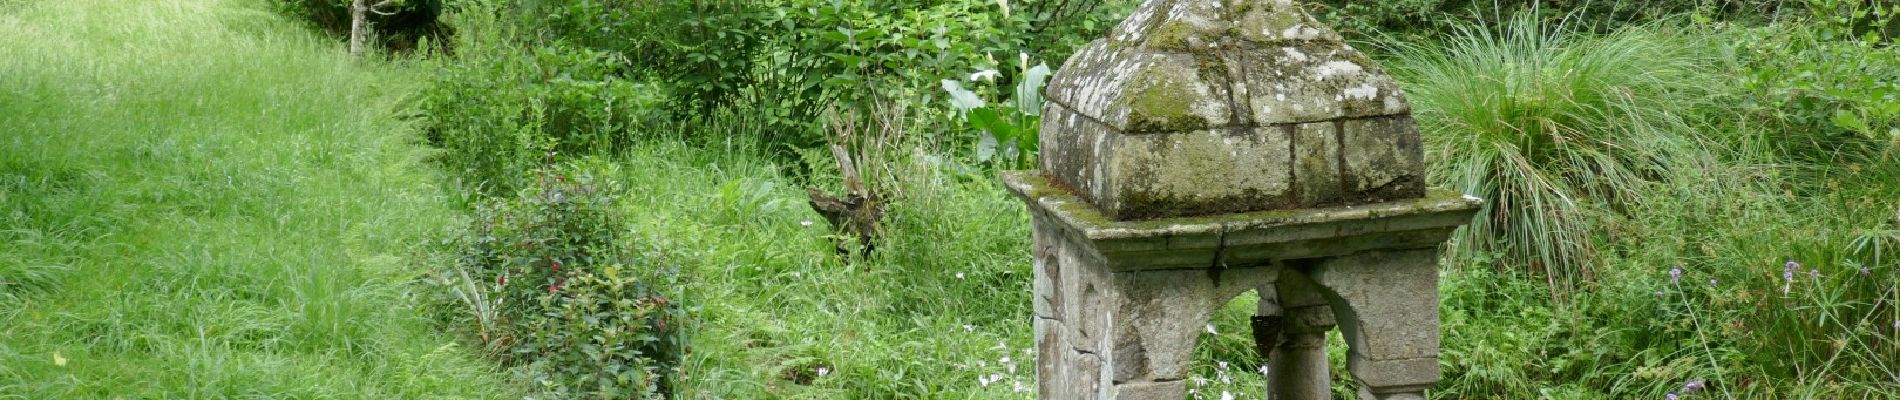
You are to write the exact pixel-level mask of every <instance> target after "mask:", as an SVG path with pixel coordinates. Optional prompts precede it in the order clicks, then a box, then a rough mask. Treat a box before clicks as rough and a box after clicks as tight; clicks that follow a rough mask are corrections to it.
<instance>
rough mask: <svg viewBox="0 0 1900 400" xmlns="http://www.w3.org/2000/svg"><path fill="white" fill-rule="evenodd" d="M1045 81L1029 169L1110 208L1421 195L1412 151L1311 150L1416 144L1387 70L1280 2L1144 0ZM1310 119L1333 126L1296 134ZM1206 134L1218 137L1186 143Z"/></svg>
mask: <svg viewBox="0 0 1900 400" xmlns="http://www.w3.org/2000/svg"><path fill="white" fill-rule="evenodd" d="M1045 90H1046V92H1047V94H1048V96H1047V99H1048V103H1047V105H1046V106H1045V110H1044V114H1043V115H1044V116H1045V118H1044V119H1043V126H1042V134H1041V138H1042V151H1043V154H1042V156H1043V159H1044V167H1045V170H1047V171H1048V172H1049V173H1050V175H1051V176H1052V177H1054V178H1056V179H1057V180H1059V181H1061V182H1062V183H1063V184H1064V185H1068V186H1070V187H1073V188H1075V190H1076V191H1078V192H1079V194H1081V195H1083V196H1084V197H1086V198H1087V199H1088V200H1089V201H1090V202H1091V203H1093V204H1094V205H1096V206H1097V207H1100V208H1101V209H1102V210H1103V211H1104V213H1105V214H1107V215H1109V216H1110V217H1111V218H1115V219H1123V220H1129V219H1144V218H1156V217H1168V216H1184V215H1210V214H1220V213H1229V212H1245V211H1258V210H1269V209H1286V208H1302V207H1311V206H1325V205H1336V204H1352V203H1365V202H1374V201H1380V200H1386V199H1402V198H1408V197H1419V196H1422V195H1424V184H1423V182H1424V181H1423V179H1422V177H1423V175H1424V174H1423V171H1422V168H1420V165H1418V163H1411V162H1406V161H1409V160H1411V158H1408V157H1409V155H1410V154H1411V152H1412V149H1409V148H1397V149H1368V150H1366V151H1360V152H1347V153H1341V152H1339V151H1337V150H1335V151H1334V152H1333V153H1332V154H1321V153H1316V152H1319V151H1324V150H1325V149H1327V148H1331V147H1336V146H1347V147H1350V146H1352V145H1354V144H1366V143H1370V145H1378V146H1400V145H1403V144H1408V143H1409V144H1416V143H1417V141H1418V138H1417V130H1416V129H1415V128H1411V127H1409V124H1411V123H1412V122H1411V120H1410V119H1409V118H1397V117H1399V116H1405V115H1409V113H1410V112H1411V108H1410V106H1408V105H1407V104H1406V101H1405V96H1404V94H1403V93H1402V92H1401V91H1400V90H1399V88H1398V85H1397V84H1396V83H1395V82H1394V81H1393V80H1392V78H1391V77H1390V76H1387V75H1386V74H1385V73H1384V72H1383V71H1382V70H1381V69H1380V68H1379V67H1378V65H1376V64H1375V63H1373V62H1372V61H1371V60H1369V59H1367V58H1366V57H1365V56H1364V55H1363V54H1360V53H1359V52H1358V51H1357V50H1354V49H1353V48H1352V47H1351V46H1348V45H1346V44H1345V42H1344V41H1342V40H1341V39H1340V37H1339V34H1338V33H1337V32H1334V31H1332V30H1331V29H1328V28H1326V27H1325V26H1324V25H1321V24H1319V23H1318V22H1317V21H1315V20H1314V19H1313V18H1312V17H1311V16H1309V15H1307V14H1306V13H1305V12H1304V11H1302V10H1301V9H1300V8H1299V7H1298V6H1297V5H1295V4H1293V3H1292V2H1290V1H1281V0H1152V1H1148V2H1145V3H1143V4H1142V5H1141V6H1140V8H1138V9H1137V10H1136V12H1135V13H1134V15H1132V16H1130V17H1129V18H1128V19H1127V20H1125V21H1123V23H1122V24H1121V25H1119V26H1117V27H1116V28H1115V29H1113V30H1112V31H1111V32H1110V33H1109V37H1108V38H1106V39H1103V40H1097V41H1095V42H1094V43H1091V44H1090V45H1089V46H1087V47H1085V48H1083V49H1082V50H1080V51H1078V52H1077V53H1076V54H1075V55H1074V56H1073V57H1071V58H1070V59H1069V60H1068V61H1067V62H1065V63H1064V65H1063V67H1062V69H1061V71H1059V72H1058V73H1057V74H1056V75H1055V76H1054V77H1053V78H1051V80H1050V82H1049V85H1048V87H1047V88H1046V89H1045ZM1362 120H1363V121H1377V123H1354V122H1357V121H1362ZM1314 124H1333V125H1334V129H1335V130H1339V131H1343V132H1335V138H1333V139H1331V140H1330V141H1328V140H1321V139H1318V138H1311V137H1306V136H1311V135H1312V134H1314V132H1316V130H1323V128H1320V126H1319V125H1314ZM1397 125H1408V126H1397ZM1358 128H1366V129H1372V130H1371V131H1367V132H1353V131H1352V130H1353V129H1358ZM1303 132H1304V133H1303ZM1302 135H1305V136H1302ZM1213 137H1222V138H1223V139H1222V141H1223V142H1224V143H1218V144H1222V145H1229V146H1228V147H1227V148H1224V149H1217V148H1208V147H1205V146H1202V145H1205V144H1209V143H1212V142H1209V141H1207V140H1206V139H1208V138H1213ZM1296 139H1311V140H1307V141H1308V142H1312V143H1310V144H1312V146H1299V144H1301V143H1302V142H1301V140H1296ZM1347 139H1350V140H1356V142H1353V143H1346V140H1347ZM1283 144H1285V145H1283ZM1309 153H1310V154H1309ZM1342 155H1344V156H1346V157H1359V158H1349V159H1348V160H1349V161H1365V162H1356V163H1355V162H1338V161H1340V160H1338V158H1339V157H1341V156H1342ZM1329 160H1330V161H1335V162H1332V163H1331V164H1327V163H1326V161H1329ZM1383 161H1399V162H1394V163H1385V162H1383ZM1414 178H1416V179H1414ZM1333 188H1337V190H1333Z"/></svg>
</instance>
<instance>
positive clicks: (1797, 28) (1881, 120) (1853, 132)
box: [1726, 0, 1900, 164]
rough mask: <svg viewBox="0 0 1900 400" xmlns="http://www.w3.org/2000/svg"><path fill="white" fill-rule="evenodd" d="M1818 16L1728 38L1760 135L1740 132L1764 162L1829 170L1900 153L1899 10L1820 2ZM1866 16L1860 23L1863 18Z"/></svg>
mask: <svg viewBox="0 0 1900 400" xmlns="http://www.w3.org/2000/svg"><path fill="white" fill-rule="evenodd" d="M1808 3H1809V5H1810V9H1811V10H1812V11H1811V12H1812V13H1813V15H1812V16H1811V17H1810V18H1806V19H1799V20H1795V21H1792V22H1786V23H1777V24H1773V25H1769V26H1764V27H1753V28H1737V29H1732V30H1731V31H1730V32H1729V33H1728V36H1729V37H1728V39H1729V40H1727V41H1726V43H1730V46H1731V47H1730V49H1729V52H1730V53H1731V54H1732V55H1733V58H1734V59H1735V60H1737V61H1738V62H1739V63H1740V64H1741V66H1742V68H1743V69H1744V71H1746V73H1744V74H1742V75H1741V76H1740V78H1741V79H1740V83H1741V86H1742V88H1743V89H1744V93H1743V94H1742V95H1743V97H1741V98H1739V99H1738V100H1737V102H1736V103H1737V104H1739V105H1740V106H1741V107H1740V108H1741V109H1742V111H1743V112H1744V115H1746V116H1747V117H1749V118H1747V119H1746V120H1745V121H1746V122H1749V123H1751V125H1753V126H1740V127H1736V128H1735V129H1732V131H1733V132H1737V133H1740V134H1743V135H1745V136H1742V137H1736V138H1734V139H1737V140H1736V142H1737V143H1736V144H1738V145H1739V146H1740V147H1741V148H1743V149H1746V150H1747V151H1749V152H1750V153H1751V154H1752V155H1754V156H1758V157H1759V158H1757V159H1756V160H1758V161H1761V162H1792V163H1797V164H1827V163H1835V162H1852V161H1860V160H1863V159H1865V158H1867V157H1869V156H1880V155H1882V154H1881V153H1884V155H1887V156H1891V155H1893V154H1892V153H1891V152H1892V150H1893V149H1895V148H1896V147H1894V146H1900V51H1895V49H1894V48H1893V46H1892V43H1891V40H1892V36H1891V33H1884V32H1885V31H1883V29H1891V27H1893V26H1895V24H1896V23H1900V7H1878V6H1876V7H1868V6H1865V5H1861V4H1859V3H1853V2H1847V1H1842V0H1811V1H1809V2H1808ZM1856 16H1859V17H1856Z"/></svg>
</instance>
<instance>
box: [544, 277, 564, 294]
mask: <svg viewBox="0 0 1900 400" xmlns="http://www.w3.org/2000/svg"><path fill="white" fill-rule="evenodd" d="M563 283H567V280H566V279H561V280H557V281H554V284H552V285H548V293H555V292H559V291H561V284H563Z"/></svg>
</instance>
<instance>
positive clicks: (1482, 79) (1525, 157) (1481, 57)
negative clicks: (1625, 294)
mask: <svg viewBox="0 0 1900 400" xmlns="http://www.w3.org/2000/svg"><path fill="white" fill-rule="evenodd" d="M1698 45H1699V43H1696V42H1695V41H1694V40H1685V38H1684V36H1681V35H1678V34H1677V32H1673V31H1671V30H1669V29H1663V28H1655V27H1641V28H1631V29H1627V30H1623V31H1620V32H1617V33H1613V34H1609V35H1590V34H1583V33H1574V32H1570V31H1568V30H1565V29H1564V28H1561V27H1552V26H1549V25H1545V24H1543V23H1541V22H1539V21H1538V20H1536V19H1533V18H1530V17H1528V16H1523V15H1520V16H1519V17H1517V18H1515V19H1512V20H1511V21H1510V22H1509V23H1507V24H1505V25H1502V26H1497V27H1483V26H1465V27H1463V28H1461V29H1460V30H1459V31H1457V32H1456V33H1455V34H1454V35H1452V36H1451V38H1449V39H1448V40H1446V41H1444V42H1442V43H1416V44H1405V45H1400V46H1398V47H1397V49H1396V50H1397V51H1395V60H1394V61H1395V62H1394V63H1393V66H1392V69H1393V71H1395V73H1396V74H1397V75H1398V76H1399V77H1400V80H1401V81H1403V82H1405V83H1406V86H1405V87H1406V93H1407V96H1408V97H1409V98H1410V99H1411V101H1412V102H1413V104H1414V105H1415V107H1416V109H1417V110H1418V118H1419V121H1420V123H1421V125H1422V130H1423V136H1424V139H1425V143H1426V145H1427V152H1426V153H1427V154H1428V155H1430V156H1431V161H1432V162H1431V163H1430V166H1431V168H1432V171H1431V175H1432V177H1433V178H1434V180H1435V183H1436V184H1442V185H1447V186H1450V187H1452V188H1454V189H1458V190H1461V191H1463V192H1465V193H1468V194H1472V195H1476V196H1478V197H1481V198H1484V199H1485V201H1486V202H1485V207H1484V209H1483V210H1482V211H1480V215H1479V217H1478V218H1476V219H1475V220H1473V221H1472V223H1471V224H1470V225H1469V226H1468V227H1466V228H1464V229H1463V230H1461V231H1460V232H1461V233H1460V234H1459V235H1458V239H1457V240H1458V243H1459V244H1460V245H1459V246H1456V247H1455V249H1458V250H1460V252H1461V253H1463V254H1464V255H1466V256H1467V257H1468V256H1471V255H1474V254H1483V255H1488V256H1492V257H1496V258H1499V259H1501V260H1502V261H1504V262H1506V263H1508V264H1511V265H1520V266H1527V267H1529V269H1531V270H1534V271H1537V272H1539V273H1542V274H1543V276H1545V277H1547V278H1548V279H1550V281H1551V283H1552V284H1553V286H1556V287H1559V288H1570V287H1573V286H1575V284H1576V283H1579V282H1582V281H1587V280H1588V278H1589V277H1590V276H1591V275H1592V274H1593V272H1594V271H1593V266H1594V265H1596V264H1597V263H1598V256H1599V254H1598V253H1599V252H1600V249H1598V248H1597V247H1596V246H1594V245H1592V243H1593V240H1592V239H1593V238H1592V234H1593V232H1595V231H1597V230H1598V229H1599V227H1597V226H1594V225H1593V224H1592V221H1594V220H1596V219H1597V218H1596V217H1594V216H1593V215H1592V214H1600V213H1603V212H1614V211H1616V210H1618V209H1620V208H1622V207H1626V206H1627V205H1628V203H1630V202H1631V201H1636V200H1641V197H1642V196H1644V194H1645V193H1648V189H1649V188H1650V187H1652V186H1655V185H1668V184H1672V183H1674V182H1675V181H1676V179H1677V178H1678V175H1679V174H1681V173H1682V171H1685V170H1688V171H1700V170H1702V169H1703V168H1704V167H1705V166H1706V165H1707V164H1708V163H1709V162H1710V158H1709V157H1710V155H1709V153H1708V152H1706V151H1704V150H1703V148H1702V146H1701V145H1700V139H1699V132H1697V129H1698V128H1700V125H1698V123H1697V119H1696V117H1697V115H1698V113H1700V112H1701V110H1702V109H1703V108H1706V107H1709V106H1711V105H1710V104H1708V101H1707V99H1708V98H1709V96H1710V95H1711V93H1713V91H1715V90H1718V89H1719V88H1721V87H1722V85H1721V83H1720V78H1719V77H1718V76H1715V75H1712V74H1710V72H1711V71H1714V70H1716V69H1715V68H1713V66H1714V65H1716V62H1715V61H1716V60H1715V59H1714V58H1713V57H1711V56H1709V55H1708V54H1707V52H1705V51H1701V49H1702V47H1699V46H1698Z"/></svg>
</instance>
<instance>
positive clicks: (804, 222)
mask: <svg viewBox="0 0 1900 400" xmlns="http://www.w3.org/2000/svg"><path fill="white" fill-rule="evenodd" d="M798 225H799V226H811V220H809V219H808V220H804V221H798Z"/></svg>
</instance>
